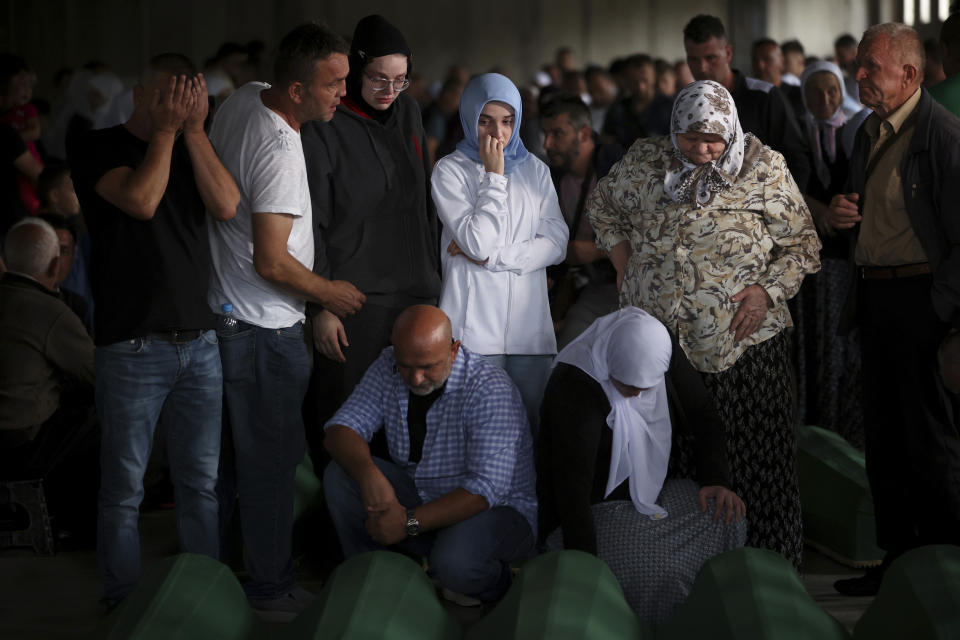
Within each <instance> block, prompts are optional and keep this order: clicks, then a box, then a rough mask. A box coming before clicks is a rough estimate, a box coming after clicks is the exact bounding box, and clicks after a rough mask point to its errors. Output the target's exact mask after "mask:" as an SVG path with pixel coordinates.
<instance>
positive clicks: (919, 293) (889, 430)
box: [858, 276, 960, 560]
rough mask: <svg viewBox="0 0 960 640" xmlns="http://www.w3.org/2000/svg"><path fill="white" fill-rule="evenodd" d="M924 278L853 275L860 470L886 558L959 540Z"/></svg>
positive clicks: (940, 326) (953, 441)
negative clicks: (865, 478)
mask: <svg viewBox="0 0 960 640" xmlns="http://www.w3.org/2000/svg"><path fill="white" fill-rule="evenodd" d="M932 282H933V279H932V276H917V277H913V278H897V279H890V280H861V281H860V282H859V283H858V285H859V286H858V324H859V326H860V330H861V334H860V347H861V356H862V363H863V408H864V427H865V441H866V442H865V444H866V450H865V453H866V464H867V476H868V478H869V480H870V489H871V491H872V492H873V500H874V508H875V510H876V524H877V544H878V545H879V546H880V547H881V548H882V549H885V550H886V551H887V553H888V560H891V559H892V558H894V557H896V556H898V555H900V554H901V553H903V552H904V551H907V550H909V549H912V548H914V547H918V546H922V545H926V544H960V435H958V430H957V408H958V405H960V402H958V400H960V399H958V397H957V396H956V395H955V394H951V393H949V392H948V391H946V389H944V387H943V384H942V381H941V379H940V375H939V371H938V367H937V348H938V346H939V344H940V341H941V340H942V339H943V338H944V336H945V335H946V334H947V331H948V329H949V326H948V325H947V324H946V323H944V322H942V321H941V320H940V319H939V318H938V317H937V315H936V313H935V312H934V310H933V304H932V302H931V298H930V288H931V285H932Z"/></svg>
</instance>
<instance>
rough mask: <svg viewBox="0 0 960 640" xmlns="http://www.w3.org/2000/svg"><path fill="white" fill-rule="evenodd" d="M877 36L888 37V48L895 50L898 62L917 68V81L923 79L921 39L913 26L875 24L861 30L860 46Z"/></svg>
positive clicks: (923, 57) (923, 56)
mask: <svg viewBox="0 0 960 640" xmlns="http://www.w3.org/2000/svg"><path fill="white" fill-rule="evenodd" d="M878 37H885V38H888V39H889V41H890V49H891V51H893V52H896V54H897V56H898V62H900V63H901V64H909V65H911V66H913V67H915V68H916V69H917V71H918V76H919V79H918V80H917V83H918V84H919V83H920V81H921V80H922V79H923V67H924V64H925V58H926V56H925V55H924V52H923V40H921V39H920V34H919V33H917V32H916V30H915V29H914V28H913V27H908V26H907V25H905V24H901V23H899V22H885V23H883V24H875V25H873V26H872V27H870V28H869V29H867V30H866V31H864V32H863V38H861V39H860V47H861V48H863V46H864V45H865V44H866V43H867V42H870V41H872V40H874V39H876V38H878Z"/></svg>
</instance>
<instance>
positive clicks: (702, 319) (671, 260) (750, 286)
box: [587, 80, 820, 567]
mask: <svg viewBox="0 0 960 640" xmlns="http://www.w3.org/2000/svg"><path fill="white" fill-rule="evenodd" d="M587 214H588V216H589V218H590V222H591V224H592V225H593V228H594V230H595V231H596V234H597V244H598V245H599V246H600V247H601V248H602V249H605V250H607V251H609V252H610V258H611V261H612V262H613V265H614V267H615V268H616V269H617V275H618V282H619V283H620V285H621V286H620V300H621V303H623V304H631V305H634V306H637V307H640V308H642V309H644V310H645V311H647V312H649V313H650V314H651V315H653V316H654V317H656V318H657V319H658V320H660V321H661V322H663V324H664V325H666V327H667V328H668V329H669V330H670V331H671V332H673V333H674V335H677V336H678V338H679V344H680V347H681V348H682V349H683V351H684V353H685V354H686V355H687V357H688V358H689V359H690V362H691V364H692V365H693V366H694V367H695V368H696V369H697V370H698V371H700V372H701V373H702V374H703V377H704V382H705V383H706V385H707V388H708V389H710V391H711V393H712V394H713V396H714V400H715V402H716V404H717V409H718V410H719V412H720V416H721V418H722V420H723V423H724V430H725V435H726V449H727V455H728V457H729V459H730V464H731V472H732V477H733V486H732V488H733V489H734V490H735V491H736V492H737V493H738V494H739V495H740V496H741V497H743V499H744V502H746V505H747V509H749V511H750V514H751V517H750V532H749V539H748V544H750V545H752V546H759V547H764V548H768V549H772V550H774V551H777V552H779V553H782V554H783V555H784V556H785V557H787V558H788V559H789V560H791V561H792V562H793V563H794V564H795V565H796V566H797V567H799V566H800V558H801V554H802V551H803V537H802V524H801V517H800V497H799V493H798V490H797V480H796V468H795V461H794V458H795V451H796V438H795V436H794V419H793V400H792V390H791V372H790V368H789V365H790V359H789V353H788V346H789V343H788V341H787V338H786V336H785V334H784V330H785V329H786V328H787V327H789V326H791V324H792V322H791V318H790V313H789V311H788V310H787V304H786V302H787V300H788V299H789V298H790V297H792V296H793V295H794V294H796V292H797V290H798V289H799V288H800V283H801V282H802V281H803V278H804V276H805V275H806V274H808V273H814V272H816V271H817V269H818V268H819V266H820V264H819V262H820V261H819V250H820V241H819V239H818V238H817V233H816V230H815V229H814V226H813V221H812V220H811V218H810V212H809V211H808V209H807V206H806V204H805V203H804V200H803V196H802V195H801V193H800V190H799V189H798V188H797V185H796V183H795V182H794V180H793V177H792V176H791V175H790V172H789V170H788V169H787V166H786V163H785V162H784V160H783V156H781V155H780V154H779V153H777V152H776V151H773V150H772V149H770V148H769V147H767V146H765V145H764V144H763V143H762V142H761V141H760V140H758V139H757V138H756V137H755V136H753V135H752V134H749V133H747V134H744V132H743V130H742V129H741V127H740V121H739V119H738V117H737V109H736V106H735V104H734V102H733V98H732V97H731V96H730V94H729V92H728V91H727V90H726V89H725V88H724V87H723V86H722V85H720V84H718V83H716V82H712V81H709V80H706V81H699V82H694V83H692V84H690V85H688V86H687V87H685V88H684V89H683V90H682V91H681V92H680V93H679V94H678V95H677V99H676V101H675V103H674V108H673V114H672V117H671V134H670V135H669V136H663V137H660V138H650V139H647V140H642V141H638V142H637V143H635V144H634V145H633V146H632V147H631V148H630V151H629V152H628V153H627V155H626V156H624V158H623V159H622V160H621V161H620V162H619V163H618V164H617V165H615V166H614V167H613V169H612V170H611V171H610V173H609V174H608V175H607V177H606V178H604V179H603V180H601V181H600V182H599V184H598V185H597V188H596V189H595V190H594V192H593V194H592V196H591V198H590V201H589V202H588V204H587Z"/></svg>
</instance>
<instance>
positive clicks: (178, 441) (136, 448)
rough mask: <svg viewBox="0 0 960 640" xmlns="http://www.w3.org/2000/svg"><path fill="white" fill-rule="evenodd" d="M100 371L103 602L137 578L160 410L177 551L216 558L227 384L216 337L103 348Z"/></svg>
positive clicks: (97, 358) (138, 340)
mask: <svg viewBox="0 0 960 640" xmlns="http://www.w3.org/2000/svg"><path fill="white" fill-rule="evenodd" d="M95 366H96V369H95V371H96V377H97V385H96V401H97V411H98V412H99V415H100V425H101V430H102V435H101V445H100V493H99V511H98V519H97V557H98V561H99V569H100V576H101V578H102V579H103V583H104V589H105V598H106V599H107V600H108V601H116V600H119V599H120V598H123V597H124V596H126V595H127V594H128V593H129V592H130V591H131V590H132V589H133V587H134V585H135V584H136V582H137V580H138V578H139V576H140V536H139V533H138V530H137V517H138V515H139V508H140V502H141V501H142V500H143V474H144V472H145V470H146V468H147V460H148V459H149V457H150V448H151V446H152V444H153V432H154V428H155V427H156V424H157V421H158V420H159V418H160V415H161V412H162V413H163V416H164V431H165V433H164V435H165V437H166V442H167V456H168V458H169V462H170V475H171V478H172V480H173V487H174V492H175V493H174V496H175V500H176V510H175V519H176V523H177V533H178V535H179V538H180V548H181V550H182V551H185V552H189V553H201V554H204V555H208V556H212V557H214V558H216V557H217V556H218V551H219V549H218V536H217V495H216V484H217V464H218V461H219V457H220V416H221V406H222V405H221V397H222V391H223V380H222V377H221V370H220V353H219V351H218V349H217V338H216V334H215V333H214V332H213V331H206V332H204V333H203V334H202V335H201V337H199V338H197V339H196V340H192V341H190V342H186V343H182V344H174V343H172V342H167V341H164V340H159V339H154V338H150V337H146V338H136V339H133V340H125V341H123V342H117V343H114V344H110V345H105V346H100V347H97V349H96V353H95Z"/></svg>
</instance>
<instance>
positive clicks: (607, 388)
mask: <svg viewBox="0 0 960 640" xmlns="http://www.w3.org/2000/svg"><path fill="white" fill-rule="evenodd" d="M671 353H672V346H671V343H670V334H669V333H668V332H667V329H666V327H664V326H663V325H662V324H661V323H660V321H659V320H657V319H656V318H654V317H653V316H651V315H650V314H648V313H647V312H645V311H641V310H640V309H637V308H636V307H624V308H623V309H620V310H619V311H615V312H614V313H611V314H609V315H606V316H603V317H602V318H598V319H597V320H596V321H594V323H593V324H592V325H590V327H589V328H588V329H587V330H586V331H584V332H583V333H582V334H580V336H579V337H577V338H576V339H575V340H574V341H573V342H571V343H570V344H569V345H567V346H566V347H565V348H564V349H563V351H561V352H560V353H559V354H558V355H557V360H556V361H557V362H565V363H567V364H570V365H573V366H575V367H577V368H578V369H580V370H581V371H583V372H584V373H586V374H587V375H589V376H590V377H591V378H593V379H594V380H596V381H597V382H599V383H600V386H601V387H602V388H603V392H604V393H605V394H606V396H607V400H609V401H610V413H609V414H608V415H607V425H608V426H609V427H610V429H611V430H612V431H613V447H612V449H611V452H610V475H609V476H608V477H607V487H606V492H605V493H604V497H606V496H608V495H610V492H611V491H613V490H614V489H616V488H617V487H618V486H620V484H621V483H622V482H623V481H624V480H626V479H627V478H629V479H630V498H631V499H632V500H633V505H634V507H636V509H637V511H638V512H640V513H642V514H645V515H648V516H650V517H651V518H654V519H659V518H663V517H666V515H667V512H666V510H664V509H663V507H661V506H659V505H657V504H656V500H657V496H658V495H659V494H660V490H661V489H662V488H663V481H664V478H666V475H667V464H668V462H669V460H670V442H671V428H670V410H669V408H668V406H667V386H666V382H665V381H664V375H665V374H666V372H667V369H669V368H670V355H671ZM611 378H614V379H616V380H617V381H618V382H621V383H623V384H626V385H630V386H632V387H641V388H644V389H646V391H641V392H640V395H639V396H636V397H633V398H626V397H624V396H623V395H622V394H621V393H620V392H619V391H617V389H616V387H614V386H613V383H612V382H611Z"/></svg>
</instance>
